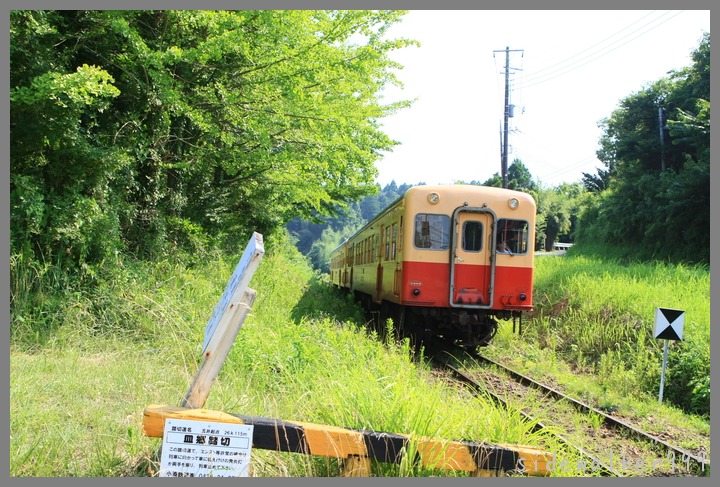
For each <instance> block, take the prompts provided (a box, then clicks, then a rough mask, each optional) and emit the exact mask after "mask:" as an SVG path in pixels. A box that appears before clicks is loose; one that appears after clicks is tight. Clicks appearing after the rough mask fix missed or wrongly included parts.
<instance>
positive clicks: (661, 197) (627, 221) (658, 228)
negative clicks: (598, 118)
mask: <svg viewBox="0 0 720 487" xmlns="http://www.w3.org/2000/svg"><path fill="white" fill-rule="evenodd" d="M692 58H693V64H692V65H691V66H689V67H687V68H684V69H681V70H677V71H673V72H671V73H670V75H669V76H667V77H666V78H663V79H661V80H658V81H656V82H654V83H651V84H650V85H649V86H647V87H645V88H644V89H642V90H640V91H639V92H637V93H633V94H631V95H630V96H628V97H627V98H625V99H623V100H622V101H621V102H620V106H619V108H618V109H617V110H615V111H614V112H613V113H612V115H611V116H610V117H609V118H607V119H606V120H605V121H603V124H602V127H603V131H604V133H603V136H602V138H601V141H600V146H601V149H600V150H599V151H598V157H599V158H600V159H601V160H602V161H603V162H604V164H605V166H606V168H607V169H606V170H604V171H603V172H601V173H599V175H598V176H597V177H595V176H591V175H585V176H586V177H585V178H584V182H585V186H586V187H587V188H588V189H589V190H592V191H596V192H597V191H602V192H603V193H604V194H603V196H602V198H596V199H594V200H593V201H595V202H597V203H599V204H600V203H601V205H602V206H601V207H598V208H596V209H592V208H590V209H588V211H587V212H586V214H585V216H584V217H583V222H582V225H581V226H582V229H583V230H582V232H581V234H580V235H581V237H582V238H586V239H587V240H588V241H589V240H593V241H601V242H604V243H606V244H610V245H613V246H618V247H625V248H627V249H628V252H630V253H632V254H633V255H634V256H635V257H640V258H660V259H667V258H670V259H673V260H688V261H691V262H707V261H709V254H710V237H709V229H710V225H709V223H710V204H709V203H710V118H709V106H710V103H709V100H710V92H709V87H710V74H709V59H710V36H709V34H705V35H704V36H703V38H702V40H701V41H700V44H699V46H698V48H697V49H696V50H695V51H694V52H693V56H692ZM661 109H662V110H664V112H665V114H667V122H666V125H661V124H662V122H661V120H662V119H661V116H660V110H661ZM661 130H662V131H663V137H662V138H661V137H660V131H661Z"/></svg>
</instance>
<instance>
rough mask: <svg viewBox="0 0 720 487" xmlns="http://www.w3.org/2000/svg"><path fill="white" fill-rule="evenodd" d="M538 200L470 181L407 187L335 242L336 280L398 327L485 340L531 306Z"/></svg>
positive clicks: (468, 343) (468, 341)
mask: <svg viewBox="0 0 720 487" xmlns="http://www.w3.org/2000/svg"><path fill="white" fill-rule="evenodd" d="M535 214H536V204H535V200H534V199H533V198H532V196H530V195H529V194H526V193H523V192H519V191H513V190H508V189H503V188H495V187H488V186H477V185H464V184H463V185H421V186H414V187H412V188H410V189H409V190H408V191H407V192H406V193H405V194H404V195H403V196H402V197H400V198H398V199H397V200H396V201H395V202H394V203H393V204H391V205H390V206H389V207H388V208H386V209H385V210H384V211H382V212H381V213H380V214H379V215H377V216H376V217H375V218H374V219H372V220H371V221H370V222H369V223H368V224H367V225H365V226H364V227H363V228H362V229H360V230H359V231H358V232H356V233H355V234H354V235H353V236H352V237H350V238H348V239H347V240H346V241H345V242H343V243H342V244H341V245H339V246H338V247H337V248H336V249H334V250H333V252H332V254H331V258H330V278H331V281H332V283H333V285H335V286H338V287H340V288H343V289H346V290H348V291H350V292H353V293H354V294H355V295H356V296H357V297H358V298H359V299H360V300H361V301H362V302H363V304H364V305H365V306H366V307H367V308H368V310H375V311H378V312H380V314H381V316H382V315H385V316H387V317H391V318H393V320H394V322H395V327H396V328H397V329H398V330H401V331H402V332H404V333H407V334H410V335H413V336H418V337H421V338H422V339H427V338H428V337H430V336H436V335H438V336H442V337H443V338H445V339H450V340H453V341H455V342H458V343H461V344H462V345H463V346H465V347H476V346H484V345H487V344H488V343H489V342H490V341H491V339H492V337H493V336H494V335H495V332H496V330H497V326H498V321H497V320H498V319H503V320H508V319H510V318H512V319H513V320H514V319H515V318H518V317H521V316H522V313H523V312H526V311H530V310H532V306H533V259H534V245H533V243H534V240H535Z"/></svg>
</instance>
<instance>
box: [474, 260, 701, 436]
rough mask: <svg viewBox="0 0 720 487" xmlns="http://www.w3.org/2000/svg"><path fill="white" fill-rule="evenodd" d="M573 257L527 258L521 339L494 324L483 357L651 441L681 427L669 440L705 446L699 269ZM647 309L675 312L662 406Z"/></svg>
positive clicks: (657, 352) (657, 348)
mask: <svg viewBox="0 0 720 487" xmlns="http://www.w3.org/2000/svg"><path fill="white" fill-rule="evenodd" d="M573 254H574V252H572V251H571V252H570V253H569V254H568V255H566V256H563V257H554V256H550V255H548V256H540V257H538V258H537V259H536V265H535V308H536V312H535V313H534V316H532V317H531V319H530V320H526V321H525V322H524V324H523V325H524V326H523V335H522V339H519V337H518V336H517V334H513V333H512V329H511V327H508V326H501V329H500V331H499V333H498V335H497V336H496V339H495V340H494V341H493V343H492V345H491V346H490V347H488V349H487V350H486V351H485V352H486V353H487V354H489V355H491V356H494V357H495V358H498V359H500V360H503V361H505V362H507V363H508V364H509V365H511V366H513V367H514V368H516V369H517V370H519V371H523V372H526V373H528V375H530V376H532V377H534V378H538V379H542V378H545V379H546V380H547V381H548V382H551V383H553V384H558V385H559V386H560V387H561V388H563V389H565V390H567V391H568V392H569V393H570V394H571V395H573V396H574V397H578V398H580V399H583V400H585V401H587V402H588V403H590V404H592V405H595V406H596V407H599V408H602V409H606V410H611V411H612V410H615V411H617V412H618V413H619V414H622V415H625V416H628V417H634V418H639V419H642V420H644V427H646V428H647V429H648V430H650V431H654V432H656V433H657V434H668V433H672V431H669V430H674V428H675V427H678V428H682V429H683V430H686V431H687V433H686V434H684V435H683V434H681V433H680V432H679V431H677V432H676V433H677V434H678V435H680V436H683V438H682V441H683V442H685V444H686V447H688V448H690V447H692V444H693V443H694V441H693V439H692V438H693V434H694V433H697V435H698V438H699V437H700V436H702V437H704V438H706V439H707V436H708V435H709V428H710V423H709V411H710V272H709V270H708V269H707V268H706V267H703V266H685V265H667V264H662V263H655V264H648V263H628V262H625V261H622V260H619V259H601V258H599V257H596V256H589V255H581V254H577V255H573ZM656 307H661V308H673V309H680V310H684V311H685V322H684V323H685V324H684V332H683V341H682V342H673V341H671V342H670V347H669V349H670V354H669V359H668V365H667V370H666V377H665V387H664V391H663V403H662V405H661V404H659V401H658V393H659V386H660V374H661V364H662V348H663V345H664V341H663V340H657V339H655V338H654V335H653V325H654V321H655V308H656ZM678 441H680V439H678ZM704 443H706V444H707V446H708V447H709V441H705V442H704ZM699 444H700V441H699V440H698V445H699ZM696 446H697V445H696Z"/></svg>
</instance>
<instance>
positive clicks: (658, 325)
mask: <svg viewBox="0 0 720 487" xmlns="http://www.w3.org/2000/svg"><path fill="white" fill-rule="evenodd" d="M684 324H685V311H682V310H679V309H669V308H655V333H654V336H655V338H658V339H664V340H677V341H681V340H682V333H683V325H684Z"/></svg>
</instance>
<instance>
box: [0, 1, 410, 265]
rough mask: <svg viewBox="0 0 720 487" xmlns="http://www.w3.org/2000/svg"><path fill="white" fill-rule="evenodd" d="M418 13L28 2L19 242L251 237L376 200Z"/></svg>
mask: <svg viewBox="0 0 720 487" xmlns="http://www.w3.org/2000/svg"><path fill="white" fill-rule="evenodd" d="M403 14H404V12H402V11H370V10H356V11H329V10H321V11H314V10H283V11H272V10H270V11H263V10H258V11H205V10H182V11H175V10H166V11H123V10H103V11H81V10H64V11H52V10H48V11H41V10H33V11H30V10H27V11H23V10H14V11H12V12H11V14H10V43H11V46H10V67H11V72H10V79H11V93H10V101H11V110H10V119H11V205H12V210H11V225H12V229H13V232H12V236H11V240H12V246H13V249H14V250H16V251H17V250H19V249H25V250H28V251H32V252H34V253H35V254H36V255H38V256H42V257H43V258H51V259H65V260H66V261H67V262H68V263H69V264H73V265H75V264H80V265H82V264H84V263H89V264H91V263H96V262H101V261H102V260H103V259H107V258H110V257H112V256H113V255H116V254H117V253H118V252H125V251H132V252H135V253H136V254H137V255H139V256H143V255H154V254H156V253H157V252H161V251H166V250H168V249H171V248H173V246H181V247H186V248H187V249H188V250H190V251H193V252H195V251H197V250H199V249H202V247H203V246H204V245H205V242H206V241H207V239H208V238H211V239H219V238H223V237H227V241H228V242H229V244H230V245H232V246H237V235H238V234H243V233H247V232H248V231H259V232H261V233H265V232H270V231H272V230H273V229H275V228H278V227H281V226H282V225H284V224H285V223H287V222H288V221H289V220H291V219H292V218H294V217H310V216H312V215H329V214H332V212H333V211H335V208H337V203H342V202H347V201H353V200H356V199H358V198H360V197H362V196H363V195H366V194H371V193H372V192H374V191H375V184H374V178H375V175H376V169H375V166H374V162H375V161H376V160H377V159H378V158H380V157H381V154H382V152H383V151H388V150H391V149H392V147H393V146H394V145H395V144H396V142H395V141H393V140H391V139H390V138H388V137H387V135H385V134H384V133H383V132H382V130H381V129H380V124H379V120H380V119H381V118H382V117H384V116H386V115H388V114H390V113H392V112H394V111H395V110H398V109H400V108H402V107H404V106H407V103H405V102H400V103H396V104H391V105H383V104H382V103H381V98H380V95H379V93H380V92H381V90H382V88H383V87H384V86H386V85H388V84H399V82H398V81H397V79H396V78H395V75H394V72H393V71H394V69H396V68H399V67H400V66H399V65H397V64H396V63H395V62H394V61H392V60H391V59H390V58H389V56H388V53H390V52H391V51H393V50H396V49H400V48H403V47H405V46H408V45H410V44H412V43H413V42H412V41H408V40H403V39H397V40H387V39H385V36H384V33H385V31H386V29H387V28H388V27H389V26H391V25H392V24H394V23H396V22H398V21H399V20H400V19H401V17H402V15H403Z"/></svg>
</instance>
